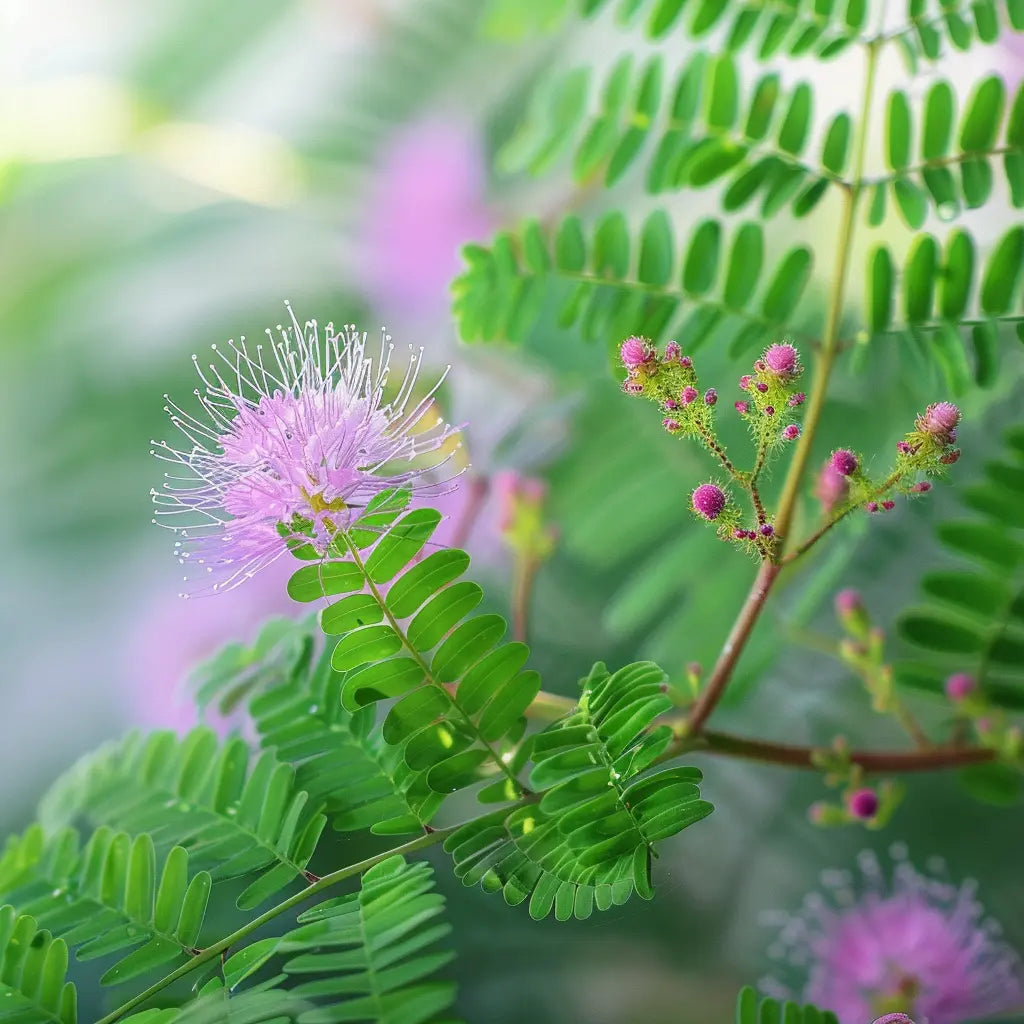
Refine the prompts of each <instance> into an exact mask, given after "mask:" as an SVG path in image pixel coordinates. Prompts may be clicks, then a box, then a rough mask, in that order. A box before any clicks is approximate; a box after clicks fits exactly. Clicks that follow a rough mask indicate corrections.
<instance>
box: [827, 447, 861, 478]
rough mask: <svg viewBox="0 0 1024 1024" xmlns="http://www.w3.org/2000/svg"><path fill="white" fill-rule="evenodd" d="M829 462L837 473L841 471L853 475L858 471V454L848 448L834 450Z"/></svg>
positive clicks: (846, 474) (844, 474)
mask: <svg viewBox="0 0 1024 1024" xmlns="http://www.w3.org/2000/svg"><path fill="white" fill-rule="evenodd" d="M829 463H830V465H831V466H832V468H833V469H834V470H835V471H836V472H837V473H841V474H842V475H843V476H853V474H854V473H856V472H857V456H856V455H854V454H853V452H851V451H850V450H849V449H848V448H840V449H838V450H837V451H834V452H833V453H832V458H831V459H830V460H829Z"/></svg>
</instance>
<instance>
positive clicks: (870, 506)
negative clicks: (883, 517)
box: [864, 501, 878, 512]
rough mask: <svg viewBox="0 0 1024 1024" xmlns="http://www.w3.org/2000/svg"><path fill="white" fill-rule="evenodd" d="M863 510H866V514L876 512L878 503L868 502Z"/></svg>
mask: <svg viewBox="0 0 1024 1024" xmlns="http://www.w3.org/2000/svg"><path fill="white" fill-rule="evenodd" d="M864 508H866V509H867V510H868V512H877V511H878V502H877V501H869V502H868V503H867V504H866V505H865V506H864Z"/></svg>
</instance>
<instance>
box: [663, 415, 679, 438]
mask: <svg viewBox="0 0 1024 1024" xmlns="http://www.w3.org/2000/svg"><path fill="white" fill-rule="evenodd" d="M661 425H662V426H663V427H664V428H665V429H666V430H667V431H668V432H669V433H670V434H674V433H675V432H676V431H677V430H678V429H679V421H678V420H674V419H671V418H670V417H668V416H666V417H665V419H663V420H662V421H661Z"/></svg>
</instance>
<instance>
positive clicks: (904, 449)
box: [896, 441, 914, 455]
mask: <svg viewBox="0 0 1024 1024" xmlns="http://www.w3.org/2000/svg"><path fill="white" fill-rule="evenodd" d="M896 451H898V452H899V453H900V455H912V454H913V452H914V448H913V446H912V445H911V444H910V442H909V441H897V442H896Z"/></svg>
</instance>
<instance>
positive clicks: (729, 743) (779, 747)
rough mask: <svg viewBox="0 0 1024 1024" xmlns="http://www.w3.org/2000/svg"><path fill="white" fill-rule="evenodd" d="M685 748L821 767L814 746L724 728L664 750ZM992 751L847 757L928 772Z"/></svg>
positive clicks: (869, 767)
mask: <svg viewBox="0 0 1024 1024" xmlns="http://www.w3.org/2000/svg"><path fill="white" fill-rule="evenodd" d="M689 750H698V751H706V752H707V753H709V754H721V755H723V756H725V757H738V758H743V759H745V760H750V761H762V762H764V763H766V764H778V765H785V766H786V767H789V768H806V769H812V770H814V771H821V768H820V767H819V766H818V765H817V764H815V761H814V754H815V750H816V748H814V747H801V746H795V745H793V744H789V743H772V742H770V741H768V740H753V739H746V738H744V737H742V736H733V735H731V734H729V733H724V732H712V731H709V730H704V731H703V732H702V733H701V734H700V736H699V737H694V736H691V735H689V734H684V735H681V736H680V738H679V739H678V740H676V741H675V743H674V744H673V745H672V746H671V747H669V750H668V751H666V756H671V757H675V756H677V755H678V754H681V753H684V752H686V751H689ZM994 757H995V751H994V750H990V749H989V748H988V747H953V746H947V747H930V748H928V749H927V750H855V751H853V752H852V753H851V754H850V761H851V763H853V764H856V765H859V766H860V767H861V768H862V769H863V770H864V771H865V772H868V773H869V774H879V773H883V774H884V773H897V772H928V771H938V770H939V769H943V768H962V767H964V766H966V765H971V764H982V763H984V762H985V761H991V760H993V758H994Z"/></svg>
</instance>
